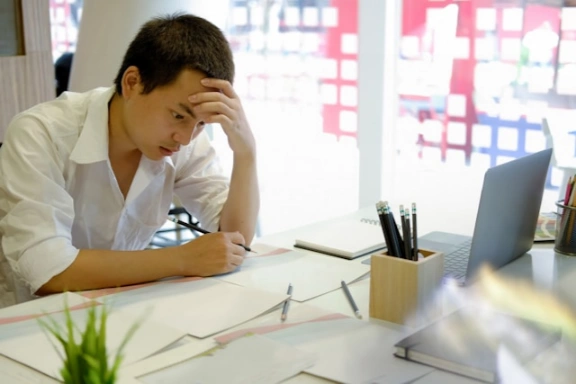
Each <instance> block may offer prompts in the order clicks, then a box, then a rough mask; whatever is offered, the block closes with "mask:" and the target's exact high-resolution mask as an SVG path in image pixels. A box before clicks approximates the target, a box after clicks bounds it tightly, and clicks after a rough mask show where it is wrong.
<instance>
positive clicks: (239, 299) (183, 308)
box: [98, 279, 288, 338]
mask: <svg viewBox="0 0 576 384" xmlns="http://www.w3.org/2000/svg"><path fill="white" fill-rule="evenodd" d="M287 298H288V295H286V294H285V293H279V294H278V293H270V292H266V291H262V290H257V289H252V288H245V287H240V286H238V285H234V284H228V283H223V282H220V281H217V280H214V279H198V280H194V281H188V282H182V283H165V284H156V285H152V286H149V287H144V288H141V289H137V290H132V291H126V292H122V293H118V294H115V295H111V296H106V297H102V298H99V299H98V300H99V301H103V302H109V303H110V304H111V305H112V306H114V307H118V308H122V309H123V310H125V311H127V312H130V313H133V314H137V315H140V314H146V316H148V317H149V318H150V319H153V320H155V321H157V322H159V323H162V324H166V325H169V326H171V327H174V328H176V329H179V330H181V331H184V332H186V333H188V334H190V335H192V336H195V337H199V338H203V337H207V336H210V335H212V334H215V333H218V332H221V331H223V330H226V329H228V328H230V327H233V326H235V325H238V324H240V323H243V322H245V321H248V320H250V319H252V318H254V317H256V316H258V315H261V314H262V313H264V312H266V311H268V310H270V309H272V308H274V307H275V306H277V305H279V304H280V303H282V302H283V301H285V300H286V299H287Z"/></svg>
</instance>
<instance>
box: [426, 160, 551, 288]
mask: <svg viewBox="0 0 576 384" xmlns="http://www.w3.org/2000/svg"><path fill="white" fill-rule="evenodd" d="M551 156H552V149H546V150H544V151H540V152H537V153H534V154H531V155H528V156H524V157H522V158H519V159H516V160H512V161H510V162H508V163H505V164H502V165H498V166H495V167H493V168H490V169H488V171H486V174H485V175H484V183H483V186H482V193H481V195H480V204H479V206H478V213H477V215H476V223H475V224H474V234H473V236H472V237H470V236H462V235H457V234H452V233H446V232H431V233H429V234H427V235H424V236H422V237H419V238H418V247H419V248H426V249H434V250H438V251H441V252H443V253H444V275H445V277H446V278H451V279H455V280H456V281H457V282H458V283H459V284H465V283H466V282H468V283H470V280H471V279H473V278H474V277H475V275H476V273H477V272H478V271H479V269H480V267H481V266H482V265H483V264H489V265H490V266H492V267H493V268H494V269H497V268H500V267H502V266H503V265H505V264H508V263H509V262H511V261H512V260H514V259H516V258H518V257H520V256H522V255H523V254H524V253H526V252H527V251H528V250H529V249H530V248H532V244H533V241H534V233H535V231H536V224H537V221H538V214H539V212H540V205H541V203H542V195H543V194H544V186H545V182H546V175H547V173H548V168H549V165H550V158H551Z"/></svg>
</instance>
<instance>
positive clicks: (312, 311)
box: [214, 303, 350, 344]
mask: <svg viewBox="0 0 576 384" xmlns="http://www.w3.org/2000/svg"><path fill="white" fill-rule="evenodd" d="M349 318H350V316H345V315H343V314H341V313H335V312H329V311H326V310H324V309H321V308H318V307H316V306H313V305H309V304H302V303H291V305H290V309H289V311H288V313H287V317H286V320H285V321H282V320H281V319H280V313H279V312H271V313H268V314H265V315H263V316H259V317H258V318H256V319H253V320H251V321H249V322H247V323H244V324H241V325H239V326H237V327H234V328H232V329H230V330H229V331H228V332H225V333H222V334H220V335H218V336H216V337H215V338H214V340H216V341H217V342H218V343H222V344H226V343H229V342H231V341H232V340H236V339H238V338H240V337H242V336H244V335H246V334H247V333H252V334H257V335H266V334H268V333H271V332H276V331H280V330H283V329H287V328H291V327H295V326H298V325H300V324H304V323H307V322H318V321H321V322H326V321H330V320H341V319H349Z"/></svg>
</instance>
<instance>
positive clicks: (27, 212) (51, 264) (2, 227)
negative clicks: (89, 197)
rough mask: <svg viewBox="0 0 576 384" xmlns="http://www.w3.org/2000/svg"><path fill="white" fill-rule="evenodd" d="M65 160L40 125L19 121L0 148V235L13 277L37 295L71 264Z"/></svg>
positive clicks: (31, 120) (71, 208)
mask: <svg viewBox="0 0 576 384" xmlns="http://www.w3.org/2000/svg"><path fill="white" fill-rule="evenodd" d="M63 167H64V165H63V161H62V160H61V158H60V156H59V153H58V148H56V146H55V145H54V143H53V141H52V139H51V137H50V136H49V134H48V133H47V131H46V129H45V127H44V126H43V125H42V123H41V122H40V121H38V120H37V119H35V118H33V117H29V116H27V117H20V118H16V119H15V120H14V121H13V122H12V123H11V124H10V126H9V127H8V130H7V132H6V135H5V140H4V145H3V146H2V148H1V149H0V234H1V235H2V242H1V246H2V252H3V254H4V256H5V257H6V259H7V261H8V263H9V265H10V267H11V268H12V271H13V272H14V277H16V278H17V279H18V280H20V281H21V282H23V283H24V284H25V285H26V286H27V287H28V288H29V289H30V292H31V293H32V294H33V293H35V292H36V291H37V290H38V289H39V288H40V287H42V285H44V284H45V283H46V282H48V281H49V280H50V279H51V278H52V277H53V276H55V275H57V274H59V273H61V272H62V271H64V270H65V269H66V268H68V267H69V266H70V264H72V262H73V261H74V260H75V258H76V256H77V254H78V252H79V250H78V249H77V248H75V247H74V246H73V245H72V240H71V228H72V223H73V220H74V202H73V199H72V197H71V196H70V195H69V194H68V192H67V191H66V189H65V181H64V176H63Z"/></svg>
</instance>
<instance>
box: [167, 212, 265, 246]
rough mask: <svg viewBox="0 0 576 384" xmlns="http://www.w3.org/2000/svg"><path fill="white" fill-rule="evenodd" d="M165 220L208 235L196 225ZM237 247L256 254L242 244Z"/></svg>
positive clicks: (169, 219)
mask: <svg viewBox="0 0 576 384" xmlns="http://www.w3.org/2000/svg"><path fill="white" fill-rule="evenodd" d="M167 220H168V221H171V222H173V223H176V224H180V225H181V226H183V227H186V228H188V229H191V230H193V231H196V232H200V233H203V234H205V235H206V234H208V233H210V231H207V230H205V229H204V228H201V227H199V226H197V225H194V224H190V223H187V222H185V221H182V220H178V219H177V218H175V217H168V218H167ZM238 245H239V246H241V247H242V248H244V250H246V251H248V252H253V253H256V252H254V251H253V250H252V249H250V247H247V246H245V245H244V244H238Z"/></svg>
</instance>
